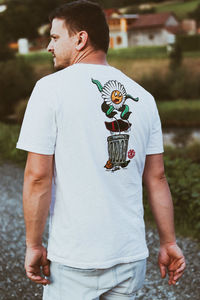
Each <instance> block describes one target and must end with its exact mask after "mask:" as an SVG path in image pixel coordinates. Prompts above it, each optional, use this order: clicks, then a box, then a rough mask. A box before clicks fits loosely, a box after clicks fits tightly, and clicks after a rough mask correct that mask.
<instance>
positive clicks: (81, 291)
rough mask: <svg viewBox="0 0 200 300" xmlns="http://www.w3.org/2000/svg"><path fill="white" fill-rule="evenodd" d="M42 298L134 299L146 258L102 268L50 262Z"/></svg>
mask: <svg viewBox="0 0 200 300" xmlns="http://www.w3.org/2000/svg"><path fill="white" fill-rule="evenodd" d="M50 270H51V276H50V278H49V279H50V281H51V284H49V285H47V286H45V287H44V293H43V300H127V299H130V300H134V299H135V294H136V291H138V290H139V289H140V288H141V287H142V285H143V283H144V279H145V273H146V259H143V260H139V261H136V262H130V263H122V264H117V265H115V266H113V267H110V268H106V269H79V268H72V267H69V266H65V265H61V264H58V263H55V262H51V267H50Z"/></svg>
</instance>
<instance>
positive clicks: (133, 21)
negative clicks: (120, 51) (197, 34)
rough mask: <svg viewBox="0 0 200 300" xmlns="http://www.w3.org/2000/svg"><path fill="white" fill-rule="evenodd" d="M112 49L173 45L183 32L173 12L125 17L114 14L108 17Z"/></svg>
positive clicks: (117, 13)
mask: <svg viewBox="0 0 200 300" xmlns="http://www.w3.org/2000/svg"><path fill="white" fill-rule="evenodd" d="M107 21H108V25H109V28H110V47H111V48H124V47H133V46H161V45H168V44H173V43H174V42H175V37H176V34H179V33H181V32H183V29H182V27H181V24H180V23H179V21H178V20H177V18H176V16H175V15H174V14H173V13H171V12H164V13H155V14H144V15H133V14H132V15H123V14H119V12H112V13H110V15H109V16H107Z"/></svg>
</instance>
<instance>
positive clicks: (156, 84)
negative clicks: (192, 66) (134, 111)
mask: <svg viewBox="0 0 200 300" xmlns="http://www.w3.org/2000/svg"><path fill="white" fill-rule="evenodd" d="M199 75H200V74H199ZM199 75H197V76H191V73H190V72H189V70H188V69H186V68H184V67H180V68H177V69H175V70H169V71H168V72H167V73H166V74H165V75H160V74H159V73H158V72H153V73H152V74H150V75H145V76H143V77H142V78H141V80H140V82H139V83H140V84H141V85H142V86H143V87H144V88H145V89H147V90H148V91H149V92H150V93H151V94H152V95H153V96H154V97H155V99H156V100H175V99H178V98H182V99H197V98H199V97H200V84H199Z"/></svg>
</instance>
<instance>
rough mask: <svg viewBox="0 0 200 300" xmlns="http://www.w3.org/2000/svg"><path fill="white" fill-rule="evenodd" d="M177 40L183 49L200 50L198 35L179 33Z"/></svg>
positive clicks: (199, 37)
mask: <svg viewBox="0 0 200 300" xmlns="http://www.w3.org/2000/svg"><path fill="white" fill-rule="evenodd" d="M177 42H178V44H179V45H180V47H181V49H182V51H199V50H200V36H199V34H197V35H178V36H177Z"/></svg>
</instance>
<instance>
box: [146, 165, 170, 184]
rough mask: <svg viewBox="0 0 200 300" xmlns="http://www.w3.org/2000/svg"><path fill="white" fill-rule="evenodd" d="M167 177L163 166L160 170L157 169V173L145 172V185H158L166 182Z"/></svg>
mask: <svg viewBox="0 0 200 300" xmlns="http://www.w3.org/2000/svg"><path fill="white" fill-rule="evenodd" d="M166 181H167V178H166V175H165V170H164V168H161V169H160V170H157V172H155V173H151V172H148V173H144V175H143V182H144V184H145V186H147V187H148V186H152V185H157V184H159V183H163V182H166Z"/></svg>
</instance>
